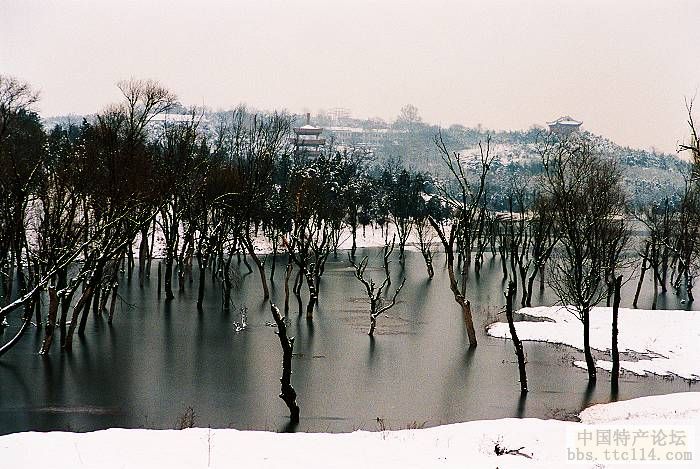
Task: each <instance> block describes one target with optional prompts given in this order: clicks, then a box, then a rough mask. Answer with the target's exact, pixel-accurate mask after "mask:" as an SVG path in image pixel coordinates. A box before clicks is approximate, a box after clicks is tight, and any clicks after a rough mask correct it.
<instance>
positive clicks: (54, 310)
mask: <svg viewBox="0 0 700 469" xmlns="http://www.w3.org/2000/svg"><path fill="white" fill-rule="evenodd" d="M57 315H58V295H57V294H56V287H55V286H54V285H50V286H49V312H48V317H47V319H46V329H45V330H44V341H43V342H42V344H41V350H39V354H40V355H46V354H47V353H49V350H50V349H51V343H52V342H53V332H54V330H55V328H56V316H57Z"/></svg>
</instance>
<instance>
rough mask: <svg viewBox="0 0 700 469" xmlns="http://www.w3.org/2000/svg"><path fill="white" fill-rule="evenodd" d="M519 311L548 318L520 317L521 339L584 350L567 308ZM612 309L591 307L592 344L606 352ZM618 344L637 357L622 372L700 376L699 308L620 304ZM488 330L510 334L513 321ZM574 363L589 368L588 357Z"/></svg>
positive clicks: (574, 319) (606, 362)
mask: <svg viewBox="0 0 700 469" xmlns="http://www.w3.org/2000/svg"><path fill="white" fill-rule="evenodd" d="M519 312H520V313H524V314H527V315H529V316H534V317H538V318H544V319H545V321H543V322H530V321H520V322H516V324H515V328H516V330H517V332H518V337H519V338H520V339H521V340H524V341H525V340H534V341H539V342H550V343H556V344H566V345H570V346H572V347H575V348H577V349H580V350H582V349H583V325H582V324H581V321H579V320H578V318H577V317H576V316H574V314H572V313H571V312H570V311H569V310H567V309H566V308H564V307H559V306H552V307H535V308H523V309H521V310H520V311H519ZM611 322H612V308H602V307H596V308H593V310H592V311H591V348H593V349H595V350H598V351H603V352H607V351H609V350H610V348H611ZM618 323H619V335H618V344H619V349H620V352H621V353H623V352H624V353H625V354H627V355H629V356H630V357H632V358H631V359H627V360H620V368H621V369H622V370H623V371H628V372H632V373H635V374H637V375H646V374H647V373H652V374H655V375H660V376H667V375H676V376H680V377H682V378H685V379H689V380H699V379H700V360H698V357H700V313H698V312H697V311H671V310H643V309H626V308H620V315H619V320H618ZM488 333H489V335H492V336H494V337H504V338H509V337H510V333H509V332H508V324H507V323H503V322H498V323H494V324H492V325H491V326H489V328H488ZM573 364H574V365H575V366H579V367H582V368H585V367H586V364H585V362H584V361H575V362H574V363H573ZM596 366H598V367H600V368H602V369H605V370H610V369H611V368H612V362H611V361H610V360H602V359H601V360H597V361H596Z"/></svg>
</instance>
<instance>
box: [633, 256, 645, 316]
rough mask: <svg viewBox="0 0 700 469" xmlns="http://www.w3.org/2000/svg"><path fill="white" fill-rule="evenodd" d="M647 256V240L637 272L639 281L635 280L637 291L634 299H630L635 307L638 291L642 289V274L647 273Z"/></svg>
mask: <svg viewBox="0 0 700 469" xmlns="http://www.w3.org/2000/svg"><path fill="white" fill-rule="evenodd" d="M648 258H649V242H647V243H646V246H645V247H644V257H642V270H641V271H640V272H639V282H637V291H636V292H635V293H634V301H632V306H633V307H635V308H636V307H637V301H639V293H640V292H641V291H642V285H643V284H644V275H645V274H646V273H647V269H648V267H647V259H648Z"/></svg>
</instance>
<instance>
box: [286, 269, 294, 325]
mask: <svg viewBox="0 0 700 469" xmlns="http://www.w3.org/2000/svg"><path fill="white" fill-rule="evenodd" d="M292 268H293V266H292V263H291V261H290V262H288V263H287V267H286V268H285V271H284V315H285V316H287V315H288V314H289V279H290V278H291V276H292Z"/></svg>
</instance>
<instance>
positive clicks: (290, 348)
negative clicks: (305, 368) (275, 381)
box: [270, 303, 299, 423]
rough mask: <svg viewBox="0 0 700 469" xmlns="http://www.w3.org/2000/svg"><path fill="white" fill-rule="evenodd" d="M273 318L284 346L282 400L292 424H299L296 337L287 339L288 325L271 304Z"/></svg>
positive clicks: (281, 379) (281, 381)
mask: <svg viewBox="0 0 700 469" xmlns="http://www.w3.org/2000/svg"><path fill="white" fill-rule="evenodd" d="M270 309H271V311H272V318H273V319H274V320H275V323H276V324H277V336H278V337H279V339H280V344H281V346H282V377H281V378H280V383H281V384H282V387H281V392H280V395H279V397H280V399H282V400H283V401H284V403H285V404H286V405H287V408H288V409H289V418H290V420H291V421H292V423H298V422H299V406H298V405H297V393H296V391H295V390H294V388H293V387H292V354H293V352H294V337H291V338H290V337H287V325H286V324H285V323H284V319H283V318H282V316H281V315H280V310H279V309H278V308H277V306H275V305H274V304H273V303H270Z"/></svg>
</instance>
